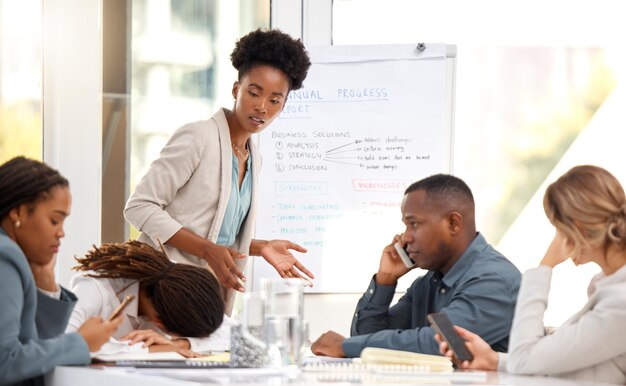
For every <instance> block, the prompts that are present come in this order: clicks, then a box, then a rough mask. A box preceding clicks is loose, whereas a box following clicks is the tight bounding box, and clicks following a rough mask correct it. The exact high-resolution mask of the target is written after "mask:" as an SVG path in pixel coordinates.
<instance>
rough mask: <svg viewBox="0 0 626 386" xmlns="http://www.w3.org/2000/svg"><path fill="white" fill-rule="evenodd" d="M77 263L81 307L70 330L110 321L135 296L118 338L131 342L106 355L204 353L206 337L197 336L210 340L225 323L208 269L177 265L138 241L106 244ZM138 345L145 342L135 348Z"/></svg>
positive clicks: (110, 348) (217, 289)
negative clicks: (92, 319)
mask: <svg viewBox="0 0 626 386" xmlns="http://www.w3.org/2000/svg"><path fill="white" fill-rule="evenodd" d="M76 260H77V261H78V263H79V264H78V265H77V266H76V267H74V269H75V270H77V271H85V273H84V274H80V275H76V276H75V277H74V278H73V279H72V283H71V287H72V290H73V291H74V293H76V295H77V296H78V304H77V305H76V308H75V309H74V312H73V313H72V317H71V318H70V322H69V325H68V331H72V330H74V329H76V328H77V327H78V326H79V325H80V324H81V323H82V321H83V320H85V319H87V318H88V317H91V316H94V315H99V316H101V317H103V318H106V317H107V316H108V315H110V314H111V312H113V310H114V309H115V308H116V307H117V306H119V305H120V303H121V302H122V301H123V299H124V298H125V297H126V296H128V295H134V296H135V300H133V301H132V302H131V303H130V304H129V306H128V307H126V308H125V310H124V313H125V314H126V319H125V320H124V322H123V323H122V325H121V326H120V328H119V329H118V331H117V332H116V333H115V334H114V335H113V337H114V338H116V339H117V340H124V341H125V340H129V341H130V342H119V341H117V342H116V341H115V340H112V341H111V342H110V343H109V344H107V345H105V346H104V347H103V348H102V350H101V351H100V352H101V353H113V352H137V351H146V350H149V351H150V352H158V351H177V352H180V353H181V354H183V355H186V356H191V355H194V354H193V352H191V351H205V350H204V349H203V346H202V343H203V342H202V339H194V338H205V337H208V336H209V335H211V334H212V333H213V332H214V331H215V330H216V329H217V328H218V327H219V326H220V325H221V324H222V320H223V318H224V301H223V299H222V297H221V289H220V285H219V283H218V282H217V279H215V277H214V276H213V275H212V274H211V273H210V272H209V271H208V270H206V269H203V268H199V267H195V266H191V265H189V264H176V263H173V262H172V261H170V260H169V259H168V258H167V256H165V254H164V253H163V252H161V251H158V250H156V249H154V248H152V247H151V246H149V245H148V244H145V243H142V242H139V241H127V242H125V243H108V244H102V246H100V247H99V248H94V249H93V250H91V251H89V252H88V253H87V255H86V256H85V257H83V258H77V259H76ZM167 335H171V336H172V337H171V338H170V337H168V336H167ZM182 337H184V338H182ZM138 342H143V344H141V345H138V347H136V348H131V347H130V345H133V344H135V343H138ZM145 347H148V349H146V348H145ZM190 350H191V351H190Z"/></svg>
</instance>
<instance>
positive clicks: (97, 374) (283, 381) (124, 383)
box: [45, 366, 601, 386]
mask: <svg viewBox="0 0 626 386" xmlns="http://www.w3.org/2000/svg"><path fill="white" fill-rule="evenodd" d="M45 381H46V385H47V386H67V385H72V386H136V385H141V386H161V385H169V386H198V385H227V384H228V385H245V386H283V385H285V386H299V385H324V386H339V385H349V386H352V385H359V384H361V385H374V384H376V385H404V386H406V385H442V384H448V385H521V386H534V385H542V386H565V385H591V384H592V383H588V382H582V381H573V380H569V379H560V378H553V377H542V376H520V375H510V374H506V373H499V372H462V371H455V372H453V373H451V374H407V373H404V374H402V373H397V374H372V373H358V372H350V371H341V370H324V371H308V370H298V369H289V370H276V369H135V368H129V367H110V366H59V367H57V368H55V369H54V370H53V371H52V372H50V373H49V374H47V375H46V377H45ZM593 385H601V384H599V383H593Z"/></svg>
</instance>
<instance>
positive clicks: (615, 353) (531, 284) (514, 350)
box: [498, 265, 626, 385]
mask: <svg viewBox="0 0 626 386" xmlns="http://www.w3.org/2000/svg"><path fill="white" fill-rule="evenodd" d="M599 276H601V275H599ZM551 277H552V269H551V268H550V267H548V266H545V265H541V266H539V267H537V268H533V269H530V270H528V271H527V272H526V273H524V276H523V278H522V286H521V288H520V291H519V297H518V300H517V308H516V310H515V317H514V319H513V327H512V329H511V340H510V343H509V354H508V355H507V354H502V353H500V354H499V357H500V361H499V363H498V370H505V369H506V370H507V371H508V372H509V373H514V374H536V375H552V376H558V377H563V378H569V379H576V380H580V381H587V382H594V383H597V382H602V383H617V384H622V385H623V384H624V383H625V382H626V334H624V322H625V321H626V266H624V267H622V268H621V269H619V270H618V271H617V272H615V273H614V274H612V275H610V276H607V277H604V278H603V279H602V280H601V281H598V282H597V283H596V288H595V290H594V291H593V293H592V294H591V295H590V297H589V300H588V302H587V304H585V306H584V307H583V308H582V310H580V311H579V312H578V313H576V314H575V315H573V316H572V317H571V318H570V319H569V320H567V321H566V322H565V323H564V324H563V325H562V326H561V327H559V328H557V329H556V330H555V331H554V333H552V334H550V335H544V327H543V316H544V312H545V310H546V307H547V305H548V294H549V292H550V279H551Z"/></svg>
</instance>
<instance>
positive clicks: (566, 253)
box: [540, 229, 573, 268]
mask: <svg viewBox="0 0 626 386" xmlns="http://www.w3.org/2000/svg"><path fill="white" fill-rule="evenodd" d="M572 253H573V245H572V243H571V242H570V241H569V240H568V239H567V237H566V236H565V235H564V234H563V232H561V231H559V230H558V229H557V230H556V232H555V234H554V238H553V239H552V242H551V243H550V246H549V247H548V250H547V251H546V253H545V255H544V256H543V259H542V260H541V263H540V264H541V265H547V266H548V267H551V268H554V267H556V266H557V265H559V264H561V263H562V262H564V261H565V260H567V259H568V258H570V256H571V255H572Z"/></svg>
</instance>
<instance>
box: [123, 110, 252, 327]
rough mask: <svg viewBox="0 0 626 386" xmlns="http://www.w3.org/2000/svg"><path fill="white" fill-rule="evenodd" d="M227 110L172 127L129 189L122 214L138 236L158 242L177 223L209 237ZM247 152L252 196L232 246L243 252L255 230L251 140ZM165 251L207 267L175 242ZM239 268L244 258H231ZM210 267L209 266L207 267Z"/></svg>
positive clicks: (225, 169) (223, 178) (218, 194)
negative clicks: (163, 145) (248, 152)
mask: <svg viewBox="0 0 626 386" xmlns="http://www.w3.org/2000/svg"><path fill="white" fill-rule="evenodd" d="M226 111H227V110H225V109H220V110H219V111H218V112H217V113H216V114H215V115H213V117H212V118H211V119H209V120H206V121H198V122H193V123H189V124H186V125H184V126H183V127H181V128H179V129H177V130H176V131H175V132H174V134H173V135H172V137H171V138H170V140H169V141H168V143H167V144H166V145H165V147H164V148H163V149H162V150H161V154H160V155H159V158H158V159H157V160H155V161H154V162H153V163H152V165H150V168H149V170H148V172H147V173H146V174H145V175H144V176H143V178H142V179H141V181H139V183H138V184H137V186H136V187H135V191H134V192H133V194H131V196H130V198H129V199H128V202H127V203H126V208H125V209H124V216H125V217H126V220H128V222H130V223H131V224H132V225H133V226H135V227H136V228H137V229H138V230H140V231H141V235H140V236H139V238H138V240H140V241H143V242H146V243H148V244H151V245H152V246H154V247H158V245H159V244H158V241H157V238H158V239H159V240H161V242H162V243H165V242H166V241H167V240H169V239H170V237H172V236H173V235H174V234H175V233H176V232H178V231H179V230H180V229H181V228H183V227H185V228H187V229H188V230H190V231H192V232H194V233H195V234H197V235H200V236H202V237H204V238H206V239H207V240H210V241H212V242H215V241H217V236H218V234H219V231H220V227H221V226H222V221H223V219H224V213H225V211H226V206H227V205H228V198H229V197H230V187H231V178H232V157H233V152H232V146H231V142H230V132H229V129H228V123H227V121H226V115H225V113H226ZM249 146H250V156H251V157H252V202H251V204H250V211H249V212H248V216H247V217H246V219H245V221H244V223H243V224H242V227H241V230H240V231H239V234H238V235H237V238H236V240H235V244H234V245H233V248H235V249H237V250H238V251H240V252H242V253H244V254H246V255H247V254H248V253H249V250H250V242H251V240H252V237H253V235H254V228H255V219H256V208H257V203H256V197H257V186H258V178H257V177H258V174H259V169H260V167H261V159H260V154H259V153H258V151H257V148H256V146H255V144H254V141H250V143H249ZM165 249H166V251H167V254H168V255H169V257H170V258H171V259H172V260H174V261H176V262H180V263H187V264H193V265H196V266H201V267H208V265H207V262H206V261H204V260H203V259H200V258H198V257H196V256H193V255H191V254H189V253H186V252H183V251H181V250H179V249H177V248H173V247H170V246H167V245H166V246H165ZM236 262H237V264H238V266H239V268H240V269H242V270H243V269H244V267H245V265H246V262H247V259H237V260H236ZM209 269H210V268H209ZM226 292H227V294H226V297H225V300H226V314H228V315H230V313H231V310H232V304H233V301H234V295H235V294H234V291H233V290H229V291H226Z"/></svg>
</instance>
